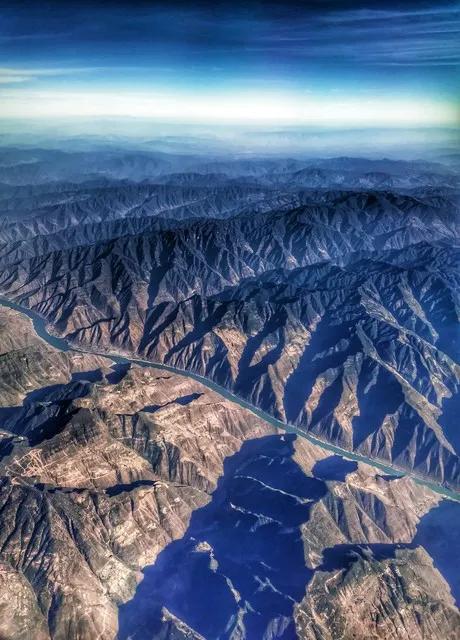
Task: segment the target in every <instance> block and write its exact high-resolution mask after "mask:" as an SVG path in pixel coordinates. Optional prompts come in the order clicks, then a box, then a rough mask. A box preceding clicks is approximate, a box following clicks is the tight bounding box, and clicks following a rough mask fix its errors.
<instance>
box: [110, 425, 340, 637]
mask: <svg viewBox="0 0 460 640" xmlns="http://www.w3.org/2000/svg"><path fill="white" fill-rule="evenodd" d="M294 440H295V436H294V435H283V436H267V437H264V438H260V439H256V440H251V441H248V442H246V443H245V444H244V445H243V446H242V448H241V449H240V451H239V452H238V453H236V454H235V455H233V456H231V457H230V458H228V459H227V460H226V461H225V465H224V474H223V476H222V477H221V479H220V480H219V483H218V486H217V489H216V490H215V492H214V493H213V495H212V500H211V502H210V503H209V504H208V505H207V506H205V507H203V508H202V509H199V510H198V511H195V512H194V513H193V515H192V518H191V521H190V525H189V528H188V530H187V532H186V533H185V535H184V537H183V538H182V539H180V540H177V541H175V542H173V543H171V544H170V545H168V546H167V547H166V548H165V549H164V550H163V552H162V553H161V554H160V555H159V556H158V558H157V561H156V563H155V564H154V565H152V566H151V567H148V568H147V569H145V571H144V580H143V581H142V582H141V584H140V585H139V587H138V589H137V591H136V594H135V597H134V598H133V600H131V601H130V602H128V603H127V604H125V605H123V606H121V607H120V619H119V621H120V632H119V638H120V640H126V639H127V638H128V637H129V638H133V639H136V640H147V639H148V640H150V639H151V638H153V637H156V634H157V633H158V631H159V630H160V628H161V609H162V607H166V608H167V609H168V610H169V611H170V612H172V613H173V614H174V615H176V616H178V617H179V618H180V619H181V620H183V621H184V622H185V623H187V624H188V625H189V626H190V627H192V628H193V629H195V630H196V631H198V632H199V633H201V634H202V635H203V636H204V637H205V638H207V639H213V638H217V637H219V638H222V639H225V638H230V637H231V634H232V630H234V629H235V628H236V626H237V624H238V620H239V619H240V620H241V621H242V624H244V627H245V629H246V636H245V637H248V638H262V637H264V633H265V632H266V630H267V627H268V626H269V625H270V624H271V623H273V621H274V620H277V621H278V622H279V624H280V627H279V629H280V630H279V632H277V635H276V637H277V638H283V640H290V639H291V638H292V639H293V638H295V637H296V635H295V629H294V625H293V621H292V612H293V606H294V604H295V602H297V601H300V600H301V598H302V597H303V595H304V593H305V588H306V585H307V583H308V581H309V579H310V577H311V575H312V572H311V570H309V569H308V568H307V567H306V566H305V560H304V545H303V541H302V536H301V529H300V526H301V525H302V523H304V522H306V521H307V520H308V518H309V513H310V509H311V506H312V504H314V503H315V502H316V501H318V500H319V499H321V497H322V496H324V495H325V493H326V491H327V489H326V485H325V484H324V483H323V482H322V481H321V480H318V479H315V478H309V477H308V476H306V475H305V474H304V472H303V471H302V470H301V469H300V467H299V466H298V465H297V464H296V462H294V460H293V458H292V455H293V453H294V447H293V444H294Z"/></svg>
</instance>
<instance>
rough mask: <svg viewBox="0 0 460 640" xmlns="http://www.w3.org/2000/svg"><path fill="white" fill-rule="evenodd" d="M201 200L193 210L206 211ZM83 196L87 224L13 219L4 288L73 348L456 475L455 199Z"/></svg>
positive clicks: (452, 481)
mask: <svg viewBox="0 0 460 640" xmlns="http://www.w3.org/2000/svg"><path fill="white" fill-rule="evenodd" d="M178 193H181V192H178ZM235 193H236V192H235ZM238 193H239V194H240V195H241V194H244V191H243V192H238ZM259 195H261V194H259ZM241 197H242V198H243V200H244V197H243V196H241ZM213 198H214V195H212V196H211V195H209V193H208V195H207V196H206V197H205V198H204V200H202V201H201V204H200V207H201V211H202V212H204V211H205V210H206V208H207V207H209V209H208V215H209V216H211V217H212V216H213V215H214V214H213V211H214V209H213V206H214V204H213V203H214V199H213ZM83 201H84V202H85V207H86V209H85V214H84V220H86V219H87V218H88V216H89V219H92V220H93V222H91V223H90V222H88V223H87V224H83V225H81V226H80V225H79V224H78V218H76V219H75V221H74V222H69V221H68V219H67V217H66V215H63V217H62V218H60V215H58V216H57V218H56V219H60V220H61V223H60V224H61V226H62V227H64V228H63V230H61V231H59V233H57V232H55V231H54V227H53V224H54V223H53V224H52V223H51V222H49V224H48V225H45V224H42V222H40V220H41V218H40V216H41V214H39V217H38V218H37V220H35V219H32V222H30V223H27V224H26V223H24V224H21V225H19V224H16V223H15V224H13V225H12V226H11V225H9V226H8V227H7V228H10V227H11V228H13V229H14V233H15V234H16V236H17V237H16V239H15V240H14V241H12V240H11V239H10V240H8V239H7V238H6V237H5V242H4V245H3V248H2V250H1V252H2V253H1V256H2V257H1V261H2V265H3V266H4V268H3V271H2V274H1V277H0V288H1V290H2V291H3V292H5V293H6V295H7V296H9V297H10V298H14V299H16V300H18V301H20V302H22V303H23V304H26V305H28V306H31V307H33V308H34V309H36V310H37V311H39V312H40V313H42V314H43V315H44V316H46V317H47V318H48V319H49V320H50V321H51V322H52V323H53V325H54V327H55V328H56V330H57V331H58V332H59V333H61V334H63V335H66V336H68V337H70V338H71V339H72V340H75V341H77V342H79V343H82V344H85V345H87V346H89V347H98V348H103V349H107V348H114V347H115V348H116V349H118V350H122V351H125V352H128V353H138V354H141V355H142V356H143V357H146V358H150V359H152V360H154V361H159V362H164V363H167V364H171V365H173V366H176V367H179V368H183V369H190V370H194V371H196V372H198V373H200V374H203V375H206V376H208V377H211V378H213V379H214V380H216V381H217V382H219V383H220V384H222V385H224V386H226V387H228V388H231V389H232V390H234V391H235V392H236V393H238V394H240V395H242V396H244V397H245V398H247V399H248V400H250V401H251V402H252V403H253V404H255V405H257V406H260V407H261V408H263V409H264V410H267V411H270V412H272V413H273V414H274V415H276V416H277V417H279V418H281V419H282V420H284V421H288V422H291V423H294V424H296V425H298V426H300V427H302V428H304V429H308V430H311V431H312V432H314V433H315V434H316V435H318V436H320V437H322V438H325V439H327V440H329V441H331V442H334V443H337V444H339V445H340V446H341V447H343V448H346V449H350V450H357V451H360V452H362V453H364V454H365V455H371V456H373V457H376V458H381V459H384V460H387V461H391V462H392V463H394V464H395V465H397V466H398V467H401V468H407V469H411V470H414V471H416V472H417V473H419V474H421V475H426V476H429V477H431V478H434V479H436V480H437V481H440V482H445V483H447V484H449V485H451V486H458V485H459V482H460V466H459V460H458V453H459V447H460V441H459V439H458V434H457V430H456V429H455V424H454V421H453V416H454V415H455V411H456V406H457V405H456V402H457V401H458V394H457V391H458V382H459V368H458V364H457V363H456V360H458V330H457V329H458V278H459V274H458V249H457V246H458V240H457V239H458V237H459V228H458V219H459V218H458V201H457V199H456V197H455V195H454V194H449V193H447V192H446V193H444V194H443V195H441V194H439V193H437V194H435V193H433V192H425V193H423V194H419V195H418V196H415V195H402V194H394V193H389V192H385V193H363V192H360V193H354V192H334V191H328V192H314V193H313V192H311V193H309V194H308V202H307V201H305V203H304V204H302V205H300V206H297V205H295V206H293V203H290V204H289V202H286V203H285V205H283V206H280V202H279V201H276V202H273V201H272V200H270V198H268V197H267V195H266V194H265V196H264V197H263V198H262V200H261V204H252V205H251V204H247V206H245V207H244V208H241V204H238V202H239V201H238V200H237V201H235V203H236V204H235V203H234V204H235V206H236V209H239V215H237V216H235V215H231V216H230V218H228V219H225V220H207V219H205V220H200V221H197V222H190V221H188V222H186V223H181V221H180V220H177V219H176V220H172V221H171V223H169V222H168V221H166V220H164V219H163V222H162V223H161V225H160V226H159V222H158V218H157V216H156V214H155V215H153V217H152V216H151V215H150V213H145V211H144V210H143V209H141V210H139V211H137V212H136V213H135V214H133V213H132V211H131V213H130V214H129V215H128V216H127V218H125V219H124V220H120V219H119V220H116V217H117V216H118V215H119V214H118V213H116V212H115V213H114V216H115V219H113V216H112V215H111V214H109V215H108V217H109V220H108V221H106V220H105V217H106V216H105V214H103V208H102V207H101V206H96V205H93V204H92V205H91V206H88V202H87V201H86V200H85V199H84V200H83ZM112 204H113V203H111V201H110V200H109V201H108V202H107V209H108V210H109V211H112ZM297 204H298V203H297ZM232 206H233V205H232ZM251 207H253V208H254V207H255V210H253V211H252V213H251V212H250V210H251ZM260 207H262V212H261V211H260ZM93 209H94V211H95V212H97V214H96V213H94V215H92V214H91V211H92V210H93ZM138 214H139V218H138V219H139V220H140V221H141V222H140V224H141V228H142V231H139V227H137V226H136V225H134V226H131V225H132V221H133V218H136V219H137V216H138ZM190 215H193V214H192V213H191V214H190ZM202 215H204V214H203V213H202ZM219 215H220V214H219ZM181 216H182V214H181ZM181 216H179V217H181ZM51 220H52V217H51ZM30 225H31V226H30ZM37 225H38V226H37ZM151 225H153V226H151ZM60 228H61V227H60ZM37 231H38V235H36V234H37ZM31 235H33V238H32V237H31ZM375 407H377V409H375Z"/></svg>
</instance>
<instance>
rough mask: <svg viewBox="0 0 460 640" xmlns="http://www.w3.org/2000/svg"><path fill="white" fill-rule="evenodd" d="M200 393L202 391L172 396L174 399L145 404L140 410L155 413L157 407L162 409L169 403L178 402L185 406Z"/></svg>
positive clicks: (198, 396) (199, 395)
mask: <svg viewBox="0 0 460 640" xmlns="http://www.w3.org/2000/svg"><path fill="white" fill-rule="evenodd" d="M202 395H203V394H202V393H189V394H188V395H186V396H180V397H179V398H174V400H171V402H166V403H165V404H147V405H145V407H143V408H142V411H145V412H146V413H155V412H156V411H158V409H163V407H168V406H169V405H171V404H180V405H182V406H183V407H185V406H186V405H188V404H190V403H191V402H193V401H194V400H197V399H198V398H200V397H201V396H202Z"/></svg>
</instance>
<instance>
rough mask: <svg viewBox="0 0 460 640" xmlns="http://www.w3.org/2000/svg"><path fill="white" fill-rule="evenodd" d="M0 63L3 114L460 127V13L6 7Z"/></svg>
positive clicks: (390, 7) (375, 7)
mask: <svg viewBox="0 0 460 640" xmlns="http://www.w3.org/2000/svg"><path fill="white" fill-rule="evenodd" d="M0 52H1V59H2V61H1V63H0V94H1V95H0V99H1V102H0V116H2V115H3V116H4V117H11V116H17V117H57V116H59V115H62V116H78V115H83V116H91V115H94V116H107V115H115V116H124V115H126V116H142V117H146V116H147V117H148V116H151V117H154V118H160V119H161V118H169V119H171V120H183V121H187V120H191V121H200V120H202V121H206V120H207V119H209V118H212V119H215V120H216V121H220V120H222V121H232V120H235V121H238V122H241V121H244V120H245V119H247V120H248V121H255V120H257V119H261V120H262V121H264V122H274V123H275V122H283V121H285V122H287V123H298V122H304V123H308V124H315V123H320V124H324V123H333V124H346V123H347V122H356V123H359V122H364V123H366V122H369V123H371V124H380V123H383V124H385V123H386V122H387V121H389V122H391V123H398V122H399V121H400V122H401V123H404V124H406V123H408V122H410V121H411V120H412V121H413V123H414V124H420V123H422V124H423V123H425V122H426V123H428V124H430V123H437V122H439V123H441V124H443V123H447V124H453V123H454V122H455V120H456V116H457V113H456V104H457V101H458V96H459V93H460V87H459V68H460V10H459V7H458V4H457V3H455V4H454V3H442V2H441V3H434V2H431V3H425V2H423V1H422V2H408V1H406V2H404V1H402V2H392V1H387V2H379V1H378V0H368V2H367V3H366V2H347V1H339V0H336V1H328V0H325V1H324V2H319V1H317V2H310V3H283V4H281V3H280V4H278V5H270V4H267V3H252V4H248V3H238V2H235V3H231V4H230V3H202V4H195V5H193V6H191V5H190V4H189V5H188V7H187V5H185V4H184V5H181V4H180V3H170V2H169V3H152V2H149V3H147V2H138V3H136V2H131V3H123V2H117V3H96V2H93V3H90V2H80V3H75V4H74V3H72V2H65V3H64V2H60V3H56V2H51V3H50V2H35V3H31V2H27V1H26V2H15V3H1V2H0ZM2 105H3V106H2Z"/></svg>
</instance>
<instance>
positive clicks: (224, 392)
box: [0, 297, 460, 502]
mask: <svg viewBox="0 0 460 640" xmlns="http://www.w3.org/2000/svg"><path fill="white" fill-rule="evenodd" d="M0 306H3V307H8V308H10V309H14V310H15V311H18V312H20V313H22V314H24V315H26V316H27V317H29V318H30V319H31V320H32V323H33V327H34V330H35V332H36V333H37V335H38V336H39V337H40V338H41V339H42V340H44V341H45V342H47V343H48V344H49V345H51V346H52V347H54V348H55V349H58V350H60V351H77V352H80V353H88V354H91V355H99V356H104V357H106V358H109V359H110V360H113V361H114V362H115V363H117V364H136V365H139V366H141V367H151V368H152V369H159V370H164V371H169V372H171V373H175V374H177V375H181V376H185V377H188V378H193V379H194V380H196V381H198V382H200V383H201V384H203V385H204V386H206V387H208V388H209V389H212V391H214V392H216V393H218V394H220V395H221V396H222V397H224V398H226V399H227V400H230V401H231V402H234V403H236V404H238V405H239V406H241V407H244V408H245V409H248V410H249V411H251V412H252V413H254V414H255V415H256V416H258V417H259V418H261V419H262V420H265V422H268V423H269V424H271V425H272V426H274V427H277V428H278V429H282V430H284V431H287V432H288V433H293V434H296V435H298V436H300V437H302V438H306V439H307V440H308V441H309V442H311V443H312V444H314V445H316V446H319V447H321V448H322V449H324V450H326V451H329V452H331V453H333V454H336V455H339V456H342V457H343V458H345V459H347V460H352V461H354V462H363V463H365V464H368V465H370V466H372V467H374V468H375V469H377V470H378V471H379V472H381V473H383V474H386V475H392V476H395V477H404V476H409V477H410V478H412V480H414V482H416V483H417V484H419V485H422V486H426V487H428V488H429V489H431V490H432V491H435V492H436V493H439V494H441V495H442V496H444V497H446V498H450V499H451V500H456V501H458V502H460V492H458V491H454V490H453V489H449V488H447V487H444V486H443V485H441V484H439V483H436V482H433V481H432V480H427V479H426V478H422V477H420V476H417V475H416V474H414V473H412V472H408V471H405V470H402V469H398V468H396V467H394V466H392V465H390V464H389V463H388V462H381V461H379V460H375V459H373V458H367V457H366V456H363V455H360V454H357V453H352V452H350V451H347V450H346V449H342V448H340V447H337V446H335V445H333V444H330V443H329V442H325V441H324V440H321V439H319V438H317V437H315V436H312V435H311V434H310V433H307V432H306V431H304V430H303V429H299V428H298V427H295V426H293V425H290V424H286V423H284V422H282V421H281V420H278V419H276V418H274V417H273V416H272V415H270V414H269V413H266V412H265V411H262V410H261V409H259V408H258V407H255V406H254V405H252V404H251V403H249V402H247V401H246V400H244V399H243V398H240V397H239V396H236V395H235V394H233V393H232V392H231V391H228V389H225V388H224V387H221V386H220V385H218V384H217V383H215V382H213V381H212V380H210V379H209V378H205V377H203V376H200V375H199V374H197V373H194V372H192V371H185V370H184V369H177V368H176V367H171V366H169V365H166V364H158V363H153V362H150V361H148V360H142V359H139V358H128V357H126V356H124V355H119V354H117V353H110V352H104V351H97V350H94V349H91V350H90V349H83V348H81V347H77V346H75V345H72V344H71V343H70V342H69V341H68V340H66V339H65V338H60V337H58V336H55V335H53V334H51V333H50V332H49V331H48V329H47V321H46V320H45V318H43V317H42V316H41V315H40V314H39V313H37V312H36V311H33V310H32V309H28V308H27V307H23V306H22V305H19V304H17V303H16V302H12V301H10V300H7V299H6V298H3V297H0Z"/></svg>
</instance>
